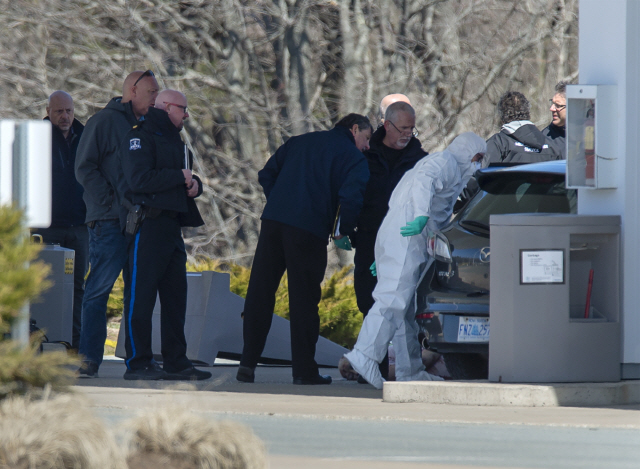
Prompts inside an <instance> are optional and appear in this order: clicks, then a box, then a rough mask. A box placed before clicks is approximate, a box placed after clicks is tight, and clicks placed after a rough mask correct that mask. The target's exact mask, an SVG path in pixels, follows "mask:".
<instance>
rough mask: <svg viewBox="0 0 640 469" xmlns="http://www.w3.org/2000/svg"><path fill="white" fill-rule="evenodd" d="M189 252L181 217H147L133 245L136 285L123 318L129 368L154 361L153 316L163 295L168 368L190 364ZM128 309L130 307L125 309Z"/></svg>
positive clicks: (162, 330)
mask: <svg viewBox="0 0 640 469" xmlns="http://www.w3.org/2000/svg"><path fill="white" fill-rule="evenodd" d="M186 262H187V254H186V252H185V249H184V240H183V239H182V233H181V230H180V224H179V223H178V219H177V218H170V217H168V216H165V215H160V216H159V217H157V218H146V219H145V220H144V221H143V222H142V226H141V227H140V229H139V230H138V232H137V233H136V235H135V237H134V238H133V240H132V241H131V243H130V245H129V272H130V275H131V287H130V291H129V294H128V295H126V296H125V298H127V301H129V308H128V311H127V316H126V317H125V318H123V320H124V322H125V330H126V333H127V341H126V342H125V349H126V352H127V359H126V364H127V367H128V368H129V369H132V370H135V369H140V368H144V367H145V366H147V365H149V363H151V361H152V360H153V352H152V351H151V318H152V316H153V308H154V306H155V304H156V295H159V296H160V308H161V309H160V336H161V351H162V361H163V365H164V369H165V370H166V371H168V372H170V373H173V372H177V371H182V370H184V369H186V368H188V367H190V366H191V361H189V359H188V358H187V341H186V339H185V335H184V322H185V316H186V311H187V270H186ZM125 310H126V308H125Z"/></svg>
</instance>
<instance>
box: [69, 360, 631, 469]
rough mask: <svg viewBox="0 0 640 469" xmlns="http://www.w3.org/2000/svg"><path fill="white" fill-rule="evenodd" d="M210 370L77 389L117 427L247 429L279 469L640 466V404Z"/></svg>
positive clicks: (84, 383) (107, 374) (116, 379)
mask: <svg viewBox="0 0 640 469" xmlns="http://www.w3.org/2000/svg"><path fill="white" fill-rule="evenodd" d="M209 369H210V370H213V372H214V379H213V380H209V381H207V382H201V383H197V384H196V385H192V384H185V385H178V386H177V388H178V390H176V385H175V383H174V384H169V383H163V382H155V383H135V382H134V383H132V382H125V381H124V380H122V377H121V376H122V373H123V372H124V366H123V365H122V364H121V362H118V361H107V362H106V363H105V365H103V367H102V368H101V370H100V374H101V376H103V377H102V378H99V379H95V380H81V381H79V386H78V387H77V388H76V389H77V390H79V391H81V392H83V393H85V394H86V395H87V396H88V397H89V398H90V399H91V401H92V402H93V405H94V407H95V410H96V412H97V413H98V415H100V416H101V417H103V418H104V419H105V421H107V422H109V424H110V425H113V426H115V427H118V426H119V424H120V423H121V422H123V421H125V420H127V419H128V418H130V417H131V416H133V415H135V412H136V410H137V409H143V408H154V407H157V406H162V405H180V406H184V407H186V408H189V409H191V410H193V411H197V412H198V413H199V414H200V415H203V416H205V417H207V418H211V419H232V420H236V421H240V422H243V423H245V424H247V425H249V426H250V427H251V428H252V429H253V430H254V432H255V433H256V434H257V435H258V436H259V437H261V438H262V439H263V440H264V441H265V443H266V444H267V447H268V449H269V454H270V460H271V467H272V468H274V469H275V468H278V469H279V468H283V469H288V468H300V467H304V468H305V469H316V468H350V469H361V468H365V467H366V468H375V469H377V468H378V467H380V468H382V467H385V468H406V469H409V468H413V467H428V468H432V469H435V468H446V469H453V468H474V469H477V468H480V467H482V468H485V467H501V468H503V467H513V468H596V467H597V468H613V469H616V468H620V469H627V468H634V469H637V468H638V467H640V463H639V461H640V406H620V407H616V408H567V407H555V408H549V407H543V408H523V407H509V408H507V407H504V408H502V407H476V406H450V405H433V404H420V403H411V404H392V403H386V402H382V400H381V397H382V393H381V391H377V390H375V389H373V388H372V387H371V386H368V385H359V384H357V383H353V382H347V381H344V380H342V379H340V377H339V374H338V373H337V371H336V370H333V369H332V370H323V373H325V372H328V373H329V374H332V375H333V376H334V378H335V382H334V384H332V385H331V386H293V385H292V384H290V383H291V374H290V371H291V370H290V368H288V367H260V368H259V369H258V372H257V383H255V384H253V385H251V384H245V383H237V382H235V380H234V379H233V376H235V371H236V366H235V365H229V364H227V365H223V366H214V367H212V368H209ZM169 388H173V389H169Z"/></svg>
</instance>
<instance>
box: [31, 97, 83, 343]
mask: <svg viewBox="0 0 640 469" xmlns="http://www.w3.org/2000/svg"><path fill="white" fill-rule="evenodd" d="M45 120H49V121H50V122H51V158H52V160H51V226H50V227H49V228H34V229H32V230H31V232H32V233H37V234H39V235H41V236H42V241H43V242H44V243H47V244H59V245H60V246H62V247H63V248H68V249H73V250H74V251H75V260H74V265H73V331H72V340H71V347H72V348H73V349H75V350H78V347H79V346H80V326H81V321H82V298H83V296H84V277H85V275H86V274H87V268H88V267H89V232H88V231H87V226H86V225H85V224H84V218H85V215H86V213H87V209H86V207H85V205H84V201H83V200H82V193H83V189H82V186H81V185H80V184H79V183H78V181H77V180H76V176H75V174H74V165H75V161H76V151H77V149H78V142H79V141H80V137H81V136H82V131H83V130H84V125H82V124H81V123H80V121H79V120H77V119H76V118H75V117H74V107H73V98H72V97H71V95H70V94H69V93H67V92H65V91H54V92H53V93H51V96H49V101H48V103H47V117H45Z"/></svg>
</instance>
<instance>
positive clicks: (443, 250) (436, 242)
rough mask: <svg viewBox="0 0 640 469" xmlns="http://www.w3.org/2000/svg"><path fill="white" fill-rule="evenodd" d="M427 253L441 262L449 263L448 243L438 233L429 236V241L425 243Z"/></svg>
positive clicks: (449, 249) (449, 251) (449, 250)
mask: <svg viewBox="0 0 640 469" xmlns="http://www.w3.org/2000/svg"><path fill="white" fill-rule="evenodd" d="M427 253H428V254H429V255H430V256H431V257H434V258H435V259H436V260H439V261H441V262H449V263H450V262H451V248H450V247H449V241H448V240H447V238H445V236H444V235H443V234H442V233H440V232H439V231H436V232H435V233H431V234H430V235H429V239H428V241H427Z"/></svg>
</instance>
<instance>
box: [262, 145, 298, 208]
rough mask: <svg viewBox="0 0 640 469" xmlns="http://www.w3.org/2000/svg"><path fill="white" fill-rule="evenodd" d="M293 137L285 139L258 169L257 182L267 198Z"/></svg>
mask: <svg viewBox="0 0 640 469" xmlns="http://www.w3.org/2000/svg"><path fill="white" fill-rule="evenodd" d="M294 139H295V137H291V138H290V139H289V140H287V143H285V144H284V145H282V146H281V147H280V148H278V149H277V150H276V152H275V153H274V154H273V155H272V156H271V158H269V160H268V161H267V164H265V165H264V168H262V169H261V170H260V171H258V182H259V183H260V185H261V186H262V190H263V191H264V195H265V197H266V198H267V199H268V198H269V194H270V193H271V189H273V186H275V184H276V180H277V179H278V175H279V174H280V171H281V170H282V167H283V166H284V163H285V161H286V159H287V154H288V149H289V147H290V146H291V142H292V141H293V140H294Z"/></svg>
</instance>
